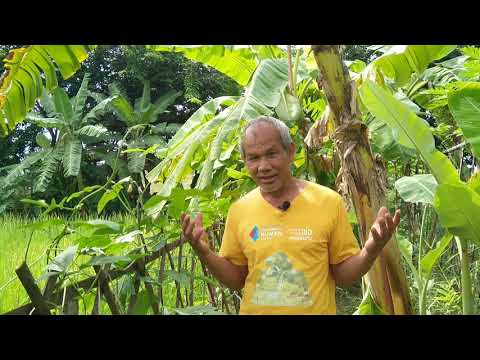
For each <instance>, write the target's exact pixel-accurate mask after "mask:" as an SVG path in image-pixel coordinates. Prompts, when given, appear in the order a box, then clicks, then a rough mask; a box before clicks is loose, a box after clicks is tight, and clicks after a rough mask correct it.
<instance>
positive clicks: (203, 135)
mask: <svg viewBox="0 0 480 360" xmlns="http://www.w3.org/2000/svg"><path fill="white" fill-rule="evenodd" d="M288 69H289V68H288V63H287V61H286V60H285V59H270V58H269V59H265V60H262V61H261V62H260V64H259V65H258V66H257V68H256V70H255V72H254V73H253V75H252V78H251V81H250V82H249V84H248V86H247V87H246V89H245V92H244V95H243V96H241V97H230V96H228V97H220V98H216V99H213V100H210V101H209V102H207V103H206V104H205V105H203V106H202V107H200V109H198V110H197V111H196V112H195V113H194V114H193V115H192V117H191V118H190V119H188V120H187V122H186V123H185V124H184V125H183V126H182V127H181V128H180V129H179V131H178V132H177V133H176V134H175V136H174V137H173V138H172V139H171V140H170V142H169V143H168V144H167V149H168V150H167V151H166V152H165V153H164V154H162V156H163V160H162V161H161V162H160V163H159V164H158V165H157V166H156V167H155V168H154V169H152V170H151V171H150V173H149V174H148V175H147V180H148V181H149V182H151V183H152V186H151V189H152V191H153V192H154V193H156V194H158V196H159V197H164V196H168V195H169V194H170V192H171V191H172V189H173V188H174V187H175V186H176V185H177V184H178V183H179V182H181V180H182V179H183V178H184V177H185V176H186V175H187V174H188V173H191V172H192V168H191V163H192V160H193V159H194V158H195V156H199V157H200V158H199V159H198V160H196V162H197V164H198V169H199V176H198V179H197V181H196V183H195V185H194V186H195V188H197V189H200V190H203V189H205V188H206V187H207V186H208V185H210V184H211V182H212V178H213V175H214V171H215V170H217V171H218V169H221V168H222V167H223V164H222V163H221V162H218V159H219V158H222V155H223V154H224V152H226V151H230V152H231V151H232V149H231V148H229V147H230V145H231V144H232V143H234V142H235V141H236V139H237V135H238V132H239V130H240V126H241V125H242V124H243V123H244V122H248V121H250V120H253V119H255V118H257V117H259V116H261V115H270V114H273V111H274V109H275V108H276V107H277V106H278V104H279V103H280V101H281V100H280V99H281V96H282V93H283V92H284V90H285V87H286V86H287V84H288V79H289V75H288V74H289V71H288ZM297 77H298V82H300V81H302V80H304V79H305V78H307V77H308V73H307V72H306V69H305V68H301V69H299V71H298V75H297ZM223 106H226V108H224V107H223ZM226 144H229V145H228V146H227V148H225V145H226ZM189 185H191V184H189ZM165 203H166V202H165V201H160V202H158V203H157V204H156V205H155V206H152V207H151V208H150V209H149V214H150V215H154V216H157V215H158V214H159V211H160V210H161V209H162V208H163V206H164V205H165Z"/></svg>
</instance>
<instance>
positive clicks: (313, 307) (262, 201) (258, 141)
mask: <svg viewBox="0 0 480 360" xmlns="http://www.w3.org/2000/svg"><path fill="white" fill-rule="evenodd" d="M240 151H241V155H242V158H243V161H244V162H245V165H246V167H247V170H248V172H249V174H250V176H251V177H252V179H253V180H254V181H255V183H256V184H257V185H258V187H257V188H256V189H254V190H253V191H251V192H250V193H248V194H246V195H245V196H243V197H242V198H240V199H239V200H237V201H236V202H235V203H233V204H232V206H231V207H230V210H229V213H228V216H227V220H226V224H225V232H224V235H223V240H222V245H221V249H220V252H219V254H218V255H217V254H215V253H214V252H213V251H212V250H211V249H210V248H209V247H208V245H207V241H206V240H208V239H206V236H207V235H206V232H205V229H204V228H203V225H202V215H201V214H199V215H198V216H197V217H196V218H195V219H194V220H192V219H190V217H189V216H188V215H185V214H183V215H182V217H181V220H182V229H183V234H184V236H185V237H186V238H187V239H188V241H189V242H190V244H191V245H192V247H193V248H194V250H195V251H196V253H197V254H198V256H199V257H200V258H201V259H202V261H203V262H204V263H205V264H206V266H207V267H208V269H209V270H210V271H211V273H212V274H213V275H214V276H215V277H216V278H217V279H218V280H219V281H220V282H221V283H222V284H224V285H225V286H227V287H229V288H232V289H237V290H238V289H242V288H244V294H243V299H242V302H241V306H240V314H335V313H336V304H335V285H340V286H342V285H343V286H345V285H350V284H352V283H354V282H355V281H357V280H358V279H359V278H360V277H361V276H363V275H364V274H365V273H366V272H367V271H368V270H369V269H370V267H371V266H372V264H373V262H374V260H375V258H376V257H377V256H378V254H379V253H380V251H381V250H382V248H383V247H384V246H385V244H386V243H387V241H388V240H389V239H390V237H391V235H392V234H393V232H394V231H395V228H396V227H397V225H398V223H399V222H400V212H399V210H397V211H396V213H395V216H394V217H393V218H392V216H391V215H390V214H389V213H388V210H387V209H386V208H381V209H380V211H379V212H378V215H377V219H376V220H375V223H374V225H373V226H372V228H371V231H370V236H369V238H368V241H367V242H366V243H365V246H364V247H363V248H362V249H361V250H360V249H359V247H358V243H357V241H356V239H355V236H354V234H353V232H352V228H351V226H350V223H349V222H348V218H347V212H346V210H345V206H344V203H343V200H342V198H341V196H340V195H338V194H337V193H336V192H335V191H333V190H331V189H329V188H327V187H324V186H321V185H318V184H315V183H311V182H308V181H305V180H301V179H296V178H294V177H293V176H292V173H291V169H290V166H291V164H292V162H293V159H294V156H295V144H294V143H293V141H292V139H291V137H290V132H289V129H288V127H287V126H286V125H285V124H284V123H283V122H281V121H280V120H277V119H274V118H272V117H260V118H258V119H256V120H254V121H252V122H250V123H249V124H248V126H247V127H246V128H245V130H244V133H243V135H242V138H241V144H240Z"/></svg>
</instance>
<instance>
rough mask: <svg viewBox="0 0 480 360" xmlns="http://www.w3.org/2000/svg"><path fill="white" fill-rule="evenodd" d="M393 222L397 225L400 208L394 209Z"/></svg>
mask: <svg viewBox="0 0 480 360" xmlns="http://www.w3.org/2000/svg"><path fill="white" fill-rule="evenodd" d="M393 224H394V225H395V227H397V226H398V224H400V209H398V210H397V211H395V216H394V217H393Z"/></svg>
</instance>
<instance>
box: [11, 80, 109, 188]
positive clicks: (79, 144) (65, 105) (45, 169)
mask: <svg viewBox="0 0 480 360" xmlns="http://www.w3.org/2000/svg"><path fill="white" fill-rule="evenodd" d="M88 80H89V78H88V75H85V77H84V79H83V81H82V86H81V87H80V89H79V91H78V93H77V95H76V96H75V97H73V98H71V99H69V98H68V95H67V94H66V92H65V90H63V89H62V88H59V87H57V88H56V89H55V90H54V91H53V94H52V95H47V94H46V93H45V92H44V94H43V95H42V97H41V99H40V104H41V106H42V108H43V109H44V110H45V112H46V114H47V116H48V117H43V116H41V114H40V113H38V112H33V113H30V114H28V115H27V117H26V118H27V119H28V120H29V121H31V122H33V123H34V124H36V125H38V126H40V127H43V128H49V129H54V132H53V134H54V137H53V138H51V139H48V138H47V137H46V136H45V135H44V134H38V135H37V143H38V145H39V146H41V148H42V150H41V151H39V152H37V153H33V154H30V155H29V156H28V157H27V158H26V159H25V160H24V161H23V162H21V163H20V164H19V165H18V166H16V167H15V168H14V169H12V170H11V171H10V172H9V173H8V175H7V176H6V178H5V181H6V184H8V183H10V182H11V181H13V179H15V178H16V177H17V176H19V175H20V174H22V172H23V171H24V170H26V169H27V168H29V167H31V166H32V165H34V164H36V163H41V165H40V171H39V175H38V178H37V181H36V182H35V186H34V191H35V192H43V191H45V190H46V188H47V186H48V184H49V183H50V181H51V180H52V178H53V176H54V175H55V174H56V171H57V167H58V165H59V164H60V163H61V164H62V166H63V173H64V176H66V177H70V176H74V177H77V181H78V187H79V189H82V188H83V180H82V175H81V171H80V167H81V162H82V152H83V146H84V144H85V143H87V142H98V141H101V140H103V139H105V135H106V134H107V129H106V128H105V127H104V126H102V125H100V124H95V122H96V120H97V119H98V118H99V117H100V116H101V115H103V114H104V113H105V112H106V111H108V108H107V106H108V104H109V103H110V102H111V101H112V100H113V99H114V98H113V97H110V98H107V99H105V100H103V101H102V102H100V103H99V104H97V105H96V106H95V107H94V108H93V109H91V110H90V111H88V112H87V113H86V114H85V113H84V106H85V101H86V99H87V96H88V95H87V94H88Z"/></svg>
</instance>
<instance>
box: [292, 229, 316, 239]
mask: <svg viewBox="0 0 480 360" xmlns="http://www.w3.org/2000/svg"><path fill="white" fill-rule="evenodd" d="M312 237H313V231H312V229H310V228H291V229H288V240H312Z"/></svg>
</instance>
